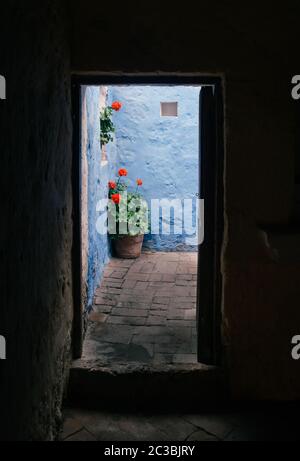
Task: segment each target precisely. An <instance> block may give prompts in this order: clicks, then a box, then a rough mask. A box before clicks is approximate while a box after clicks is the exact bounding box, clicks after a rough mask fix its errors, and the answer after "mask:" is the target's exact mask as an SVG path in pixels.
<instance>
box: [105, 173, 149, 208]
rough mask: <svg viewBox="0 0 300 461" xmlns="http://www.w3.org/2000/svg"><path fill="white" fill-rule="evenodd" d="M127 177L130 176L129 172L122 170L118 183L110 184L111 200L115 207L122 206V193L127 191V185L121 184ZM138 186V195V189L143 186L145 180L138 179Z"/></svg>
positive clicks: (112, 182) (110, 182) (111, 182)
mask: <svg viewBox="0 0 300 461" xmlns="http://www.w3.org/2000/svg"><path fill="white" fill-rule="evenodd" d="M126 176H128V171H127V170H126V169H125V168H121V169H120V170H119V179H118V182H116V181H109V183H108V188H109V198H110V199H111V200H112V202H113V203H114V204H115V205H120V203H121V200H122V192H123V191H124V190H127V185H126V184H123V183H122V182H121V178H124V177H126ZM136 184H137V189H136V194H137V191H138V188H139V187H141V186H142V185H143V180H142V179H137V180H136Z"/></svg>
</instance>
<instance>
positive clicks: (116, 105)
mask: <svg viewBox="0 0 300 461" xmlns="http://www.w3.org/2000/svg"><path fill="white" fill-rule="evenodd" d="M111 108H112V109H113V110H115V111H116V112H119V111H120V110H121V109H122V104H121V103H120V102H119V101H115V102H113V103H112V105H111Z"/></svg>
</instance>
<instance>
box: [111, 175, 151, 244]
mask: <svg viewBox="0 0 300 461" xmlns="http://www.w3.org/2000/svg"><path fill="white" fill-rule="evenodd" d="M116 194H119V195H120V196H121V201H120V204H117V205H116V204H115V203H114V202H113V201H112V200H110V201H109V206H108V218H109V219H108V222H109V229H108V231H109V234H110V238H111V239H118V238H120V237H122V235H129V236H132V237H133V236H137V235H144V234H147V233H149V209H148V204H147V202H146V201H145V199H144V198H143V197H142V196H141V195H140V194H138V193H137V192H136V193H132V192H128V188H127V185H126V184H125V183H121V182H120V180H119V182H118V183H117V184H116V188H115V189H111V190H110V193H109V198H111V197H113V196H114V195H116Z"/></svg>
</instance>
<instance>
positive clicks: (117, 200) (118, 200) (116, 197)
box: [111, 194, 122, 205]
mask: <svg viewBox="0 0 300 461" xmlns="http://www.w3.org/2000/svg"><path fill="white" fill-rule="evenodd" d="M121 198H122V197H121V195H120V194H113V195H112V196H111V200H112V201H113V202H114V203H115V204H116V205H120V203H121Z"/></svg>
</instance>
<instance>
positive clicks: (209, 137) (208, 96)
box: [73, 76, 224, 365]
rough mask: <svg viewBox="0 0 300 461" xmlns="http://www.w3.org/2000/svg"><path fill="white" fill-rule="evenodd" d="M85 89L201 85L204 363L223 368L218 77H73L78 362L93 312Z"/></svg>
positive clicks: (200, 342) (221, 119) (200, 299)
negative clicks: (85, 220)
mask: <svg viewBox="0 0 300 461" xmlns="http://www.w3.org/2000/svg"><path fill="white" fill-rule="evenodd" d="M83 85H99V86H100V85H169V86H170V85H198V86H201V94H200V121H201V123H200V146H201V148H200V152H201V155H200V184H201V190H200V191H199V195H200V198H201V199H202V200H204V203H205V208H204V210H205V211H204V216H205V238H204V242H203V243H202V244H201V246H200V247H199V270H198V290H197V291H198V296H197V329H198V361H199V362H200V363H204V364H208V365H220V364H221V357H222V356H221V290H222V280H221V247H222V240H223V228H224V225H223V199H224V198H223V158H224V152H223V150H224V149H223V124H224V117H223V96H222V81H221V79H218V78H204V77H201V78H200V77H199V78H194V77H193V78H192V77H157V78H156V77H141V78H139V77H80V76H76V77H74V79H73V117H74V119H73V121H74V163H73V191H74V215H73V218H74V245H73V270H74V308H75V310H74V331H73V345H74V358H80V357H81V355H82V348H83V339H84V333H85V327H86V322H87V313H86V309H85V307H84V301H83V286H82V276H81V274H82V253H81V248H82V242H81V235H82V229H81V175H82V171H81V169H82V165H81V161H80V145H81V135H80V133H81V120H82V114H81V87H82V86H83Z"/></svg>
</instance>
